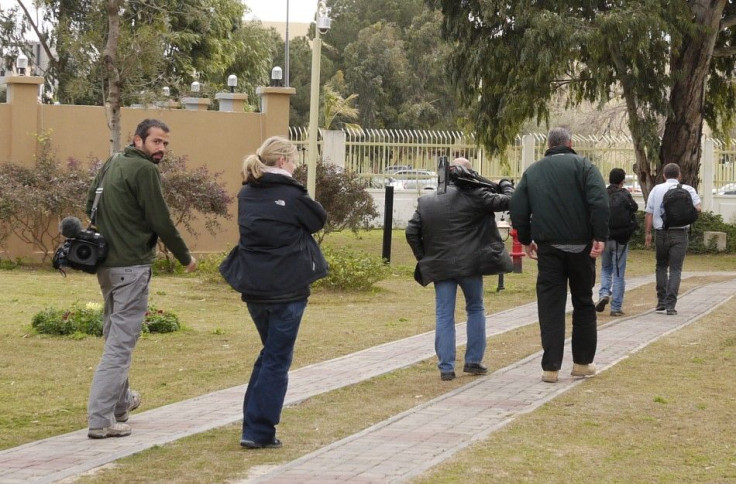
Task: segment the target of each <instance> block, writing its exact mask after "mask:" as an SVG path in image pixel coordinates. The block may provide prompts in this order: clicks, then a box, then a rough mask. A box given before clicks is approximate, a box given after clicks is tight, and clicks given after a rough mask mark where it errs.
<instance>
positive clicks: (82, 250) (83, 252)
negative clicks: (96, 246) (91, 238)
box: [74, 245, 92, 261]
mask: <svg viewBox="0 0 736 484" xmlns="http://www.w3.org/2000/svg"><path fill="white" fill-rule="evenodd" d="M74 255H75V256H76V259H77V260H79V261H86V260H88V259H89V258H90V257H91V256H92V247H90V246H89V245H80V246H78V247H77V250H76V253H75V254H74Z"/></svg>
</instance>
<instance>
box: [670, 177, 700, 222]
mask: <svg viewBox="0 0 736 484" xmlns="http://www.w3.org/2000/svg"><path fill="white" fill-rule="evenodd" d="M662 206H663V207H664V211H663V213H662V221H663V222H664V228H666V229H667V228H670V227H683V226H685V225H690V224H691V223H693V222H695V221H696V220H698V210H697V209H696V208H695V207H694V206H693V199H692V197H691V196H690V192H688V191H687V190H686V189H684V188H682V183H678V184H677V186H676V187H674V188H670V189H669V190H667V191H666V192H665V194H664V197H663V198H662Z"/></svg>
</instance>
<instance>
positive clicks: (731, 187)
mask: <svg viewBox="0 0 736 484" xmlns="http://www.w3.org/2000/svg"><path fill="white" fill-rule="evenodd" d="M713 193H714V194H716V195H736V183H726V184H725V185H723V186H722V187H721V188H718V189H715V188H714V189H713Z"/></svg>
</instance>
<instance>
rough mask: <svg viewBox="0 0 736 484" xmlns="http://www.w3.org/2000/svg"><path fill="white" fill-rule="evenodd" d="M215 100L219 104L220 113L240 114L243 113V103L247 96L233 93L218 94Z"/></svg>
mask: <svg viewBox="0 0 736 484" xmlns="http://www.w3.org/2000/svg"><path fill="white" fill-rule="evenodd" d="M215 99H217V101H218V102H219V103H220V112H225V113H242V112H245V101H247V100H248V95H247V94H245V93H235V92H218V93H217V94H215Z"/></svg>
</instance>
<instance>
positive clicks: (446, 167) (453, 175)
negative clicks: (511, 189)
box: [438, 156, 514, 193]
mask: <svg viewBox="0 0 736 484" xmlns="http://www.w3.org/2000/svg"><path fill="white" fill-rule="evenodd" d="M438 172H439V187H438V192H439V193H444V192H446V191H447V182H448V181H452V182H453V183H454V184H455V186H457V187H459V188H485V189H487V190H490V191H491V192H492V193H503V189H504V188H505V187H506V186H514V184H513V183H512V182H511V181H510V180H506V179H503V180H501V181H500V183H496V182H494V181H492V180H489V179H488V178H485V177H482V176H480V175H479V174H478V172H477V171H475V170H471V169H469V168H466V167H464V166H462V165H450V162H449V161H448V159H447V157H446V156H441V157H440V159H439V162H438Z"/></svg>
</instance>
